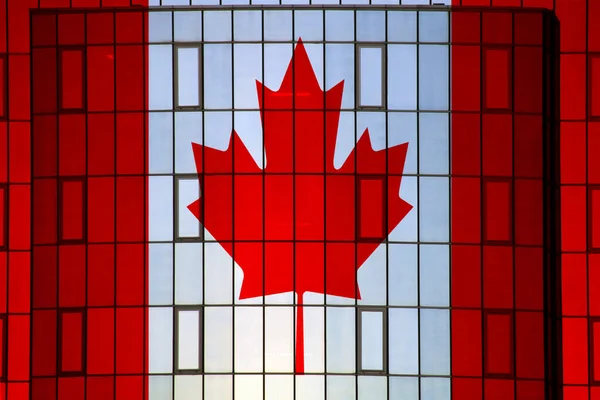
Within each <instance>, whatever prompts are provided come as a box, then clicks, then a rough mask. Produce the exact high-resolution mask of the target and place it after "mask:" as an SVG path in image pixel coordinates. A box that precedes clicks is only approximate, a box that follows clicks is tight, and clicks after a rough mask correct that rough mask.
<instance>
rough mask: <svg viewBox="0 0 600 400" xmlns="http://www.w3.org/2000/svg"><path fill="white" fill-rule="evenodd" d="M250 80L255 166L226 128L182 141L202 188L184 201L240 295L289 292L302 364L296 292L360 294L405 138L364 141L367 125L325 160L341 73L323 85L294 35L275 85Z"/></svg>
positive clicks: (390, 219) (392, 220)
mask: <svg viewBox="0 0 600 400" xmlns="http://www.w3.org/2000/svg"><path fill="white" fill-rule="evenodd" d="M256 87H257V92H258V99H259V105H260V109H261V119H262V125H263V132H264V143H265V153H266V161H267V163H266V166H265V168H264V169H261V168H260V167H259V166H258V165H257V164H256V162H255V161H254V160H253V158H252V156H251V155H250V153H249V152H248V150H247V149H246V146H245V145H244V143H243V142H242V141H241V140H240V138H239V136H238V135H237V133H236V132H235V130H234V131H233V133H232V135H231V139H230V143H229V146H228V148H227V150H225V151H221V150H216V149H213V148H210V147H205V146H202V145H200V144H197V143H192V148H193V152H194V157H195V161H196V169H197V171H198V174H199V179H200V185H201V187H202V197H201V198H200V199H199V200H197V201H195V202H194V203H192V204H190V205H189V206H188V208H189V210H190V211H191V212H192V213H193V214H194V215H195V216H196V217H197V218H198V219H199V221H200V222H201V223H202V225H203V226H204V227H205V228H206V229H207V230H208V231H209V232H210V233H211V235H212V236H213V237H214V238H215V239H216V240H217V241H219V242H220V244H221V246H223V248H224V249H225V250H226V251H227V253H229V255H230V256H231V257H232V258H233V259H234V260H235V261H236V262H237V264H238V265H239V266H240V268H241V269H242V270H243V272H244V279H243V283H242V287H241V291H240V299H246V298H251V297H258V296H265V295H271V294H278V293H286V292H295V293H297V295H298V309H297V311H298V314H297V325H298V327H300V329H296V373H302V372H303V371H304V340H303V312H302V298H303V295H304V293H305V292H316V293H322V294H329V295H335V296H342V297H348V298H357V299H360V292H359V290H358V285H357V282H356V276H357V275H356V274H357V270H358V268H360V267H361V266H362V265H363V263H364V262H365V261H366V260H367V258H369V256H370V255H371V254H372V253H373V252H374V251H375V249H376V248H377V247H378V246H379V245H380V244H381V242H382V241H383V240H385V238H386V237H387V235H388V234H389V233H390V232H391V231H392V230H393V229H394V228H395V227H396V226H397V225H398V224H399V223H400V221H401V220H402V219H403V218H404V217H405V216H406V214H407V213H408V212H409V211H410V210H411V208H412V206H410V205H409V204H408V203H406V202H405V201H404V200H402V199H401V198H400V197H399V195H398V193H399V190H400V182H401V174H402V171H403V168H404V161H405V159H406V151H407V149H408V143H404V144H401V145H399V146H395V147H392V148H388V149H384V150H380V151H374V150H373V148H372V146H371V141H370V138H369V132H368V129H367V130H365V132H364V134H363V135H362V136H361V138H360V140H359V141H358V143H357V144H356V147H355V149H354V150H353V151H352V153H351V154H350V155H349V156H348V158H347V159H346V160H345V162H344V164H343V165H342V167H341V168H339V169H335V168H334V165H333V158H334V151H335V146H336V138H337V132H338V122H339V117H340V106H341V102H342V93H343V88H344V81H341V82H339V83H338V84H337V85H335V86H334V87H332V88H331V89H329V90H328V91H326V92H323V91H322V90H321V88H320V86H319V83H318V81H317V78H316V76H315V73H314V71H313V69H312V66H311V63H310V60H309V58H308V55H307V53H306V50H305V49H304V45H303V44H302V41H301V40H299V41H298V45H297V46H296V49H295V51H294V55H293V56H292V60H291V61H290V64H289V66H288V69H287V71H286V74H285V76H284V78H283V82H282V83H281V87H280V88H279V90H278V91H273V90H271V89H269V88H267V87H266V86H263V85H262V84H261V83H260V82H258V81H256ZM365 194H367V195H368V196H366V195H365ZM325 266H326V268H325ZM263 283H264V285H263Z"/></svg>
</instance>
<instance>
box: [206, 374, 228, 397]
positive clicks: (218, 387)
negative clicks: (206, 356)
mask: <svg viewBox="0 0 600 400" xmlns="http://www.w3.org/2000/svg"><path fill="white" fill-rule="evenodd" d="M204 400H233V376H231V375H204Z"/></svg>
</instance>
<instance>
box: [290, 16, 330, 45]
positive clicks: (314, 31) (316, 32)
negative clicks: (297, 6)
mask: <svg viewBox="0 0 600 400" xmlns="http://www.w3.org/2000/svg"><path fill="white" fill-rule="evenodd" d="M295 13H296V14H295V15H294V36H295V38H296V40H297V39H300V38H301V39H302V40H304V41H311V40H315V41H316V40H323V11H321V10H314V11H313V10H299V11H295Z"/></svg>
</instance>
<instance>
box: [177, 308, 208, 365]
mask: <svg viewBox="0 0 600 400" xmlns="http://www.w3.org/2000/svg"><path fill="white" fill-rule="evenodd" d="M181 311H198V369H180V368H179V313H180V312H181ZM202 373H204V306H203V305H179V306H177V305H174V306H173V375H198V374H202Z"/></svg>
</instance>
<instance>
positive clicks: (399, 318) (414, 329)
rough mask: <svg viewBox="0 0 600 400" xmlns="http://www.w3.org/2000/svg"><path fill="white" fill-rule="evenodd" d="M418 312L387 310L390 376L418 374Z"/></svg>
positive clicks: (397, 309) (413, 310)
mask: <svg viewBox="0 0 600 400" xmlns="http://www.w3.org/2000/svg"><path fill="white" fill-rule="evenodd" d="M418 312H419V310H417V309H410V308H390V309H389V331H388V337H389V358H390V359H389V368H390V371H389V372H390V374H409V375H417V374H418V373H419V315H418Z"/></svg>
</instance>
